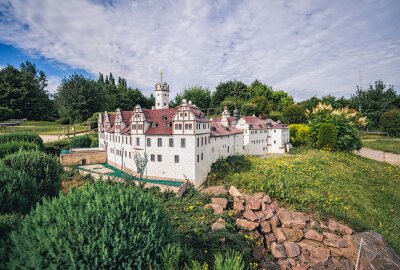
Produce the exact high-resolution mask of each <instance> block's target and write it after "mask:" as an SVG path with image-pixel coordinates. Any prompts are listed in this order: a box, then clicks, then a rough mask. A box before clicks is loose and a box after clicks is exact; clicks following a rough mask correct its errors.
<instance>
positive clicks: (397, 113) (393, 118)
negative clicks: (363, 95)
mask: <svg viewBox="0 0 400 270" xmlns="http://www.w3.org/2000/svg"><path fill="white" fill-rule="evenodd" d="M381 123H382V128H383V130H384V131H385V132H388V133H389V134H390V135H393V136H397V137H400V110H391V111H388V112H385V113H384V114H383V115H382V118H381Z"/></svg>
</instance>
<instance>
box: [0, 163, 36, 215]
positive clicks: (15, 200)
mask: <svg viewBox="0 0 400 270" xmlns="http://www.w3.org/2000/svg"><path fill="white" fill-rule="evenodd" d="M38 200H39V196H38V192H37V186H36V183H35V181H32V179H31V178H29V177H28V176H27V175H25V174H23V173H22V172H19V171H16V170H14V169H12V168H9V167H7V166H4V165H3V164H0V214H5V213H27V212H28V211H29V210H30V209H31V208H32V206H33V205H34V204H35V203H36V202H37V201H38Z"/></svg>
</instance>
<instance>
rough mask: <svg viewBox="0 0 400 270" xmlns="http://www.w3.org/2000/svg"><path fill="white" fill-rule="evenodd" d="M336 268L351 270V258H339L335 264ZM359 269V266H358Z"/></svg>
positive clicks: (337, 269)
mask: <svg viewBox="0 0 400 270" xmlns="http://www.w3.org/2000/svg"><path fill="white" fill-rule="evenodd" d="M335 269H336V270H353V269H354V264H353V262H352V261H351V260H349V259H347V258H340V259H339V261H338V262H337V263H336V265H335ZM360 269H361V268H360Z"/></svg>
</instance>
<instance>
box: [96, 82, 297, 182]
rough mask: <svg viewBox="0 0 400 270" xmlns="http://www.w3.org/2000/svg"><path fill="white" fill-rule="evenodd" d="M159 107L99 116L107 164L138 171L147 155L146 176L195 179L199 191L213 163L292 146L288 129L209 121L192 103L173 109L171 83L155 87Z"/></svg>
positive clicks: (243, 120)
mask: <svg viewBox="0 0 400 270" xmlns="http://www.w3.org/2000/svg"><path fill="white" fill-rule="evenodd" d="M155 99H156V104H155V109H151V110H150V109H144V108H141V107H140V106H139V105H136V106H135V108H134V110H133V111H121V110H119V109H117V111H116V112H115V113H113V114H110V113H107V112H104V113H101V114H99V119H98V123H99V125H98V126H99V146H100V147H101V148H103V149H104V150H106V153H107V163H109V164H110V165H113V166H116V167H119V168H122V169H123V170H129V171H131V172H136V165H135V162H134V155H135V152H137V153H139V154H140V155H141V156H144V155H145V154H146V155H147V156H148V163H147V166H146V170H145V173H144V175H145V176H146V177H148V178H153V179H172V180H185V179H188V180H190V181H191V182H192V183H193V184H194V185H195V187H199V186H200V185H201V184H202V183H203V182H204V181H205V179H206V177H207V174H208V173H209V171H210V169H211V165H212V164H213V163H214V162H216V161H217V160H218V159H219V158H226V157H228V156H232V155H242V154H246V155H264V154H269V153H284V152H286V148H287V146H289V139H290V137H289V128H288V127H287V125H284V124H281V123H280V122H279V121H278V122H275V121H273V120H271V119H266V120H262V119H259V118H257V117H255V116H242V117H240V116H239V111H238V110H237V109H235V111H234V115H233V116H230V113H229V111H228V109H227V108H226V107H225V108H224V111H223V112H222V116H221V117H217V118H215V119H211V120H209V119H208V118H207V117H206V116H205V114H204V113H203V112H202V111H201V110H200V109H199V108H198V107H197V106H196V105H194V104H192V102H191V101H186V100H183V101H182V104H181V105H179V106H177V107H176V108H169V85H168V84H167V83H166V82H164V83H163V84H161V83H157V84H156V85H155Z"/></svg>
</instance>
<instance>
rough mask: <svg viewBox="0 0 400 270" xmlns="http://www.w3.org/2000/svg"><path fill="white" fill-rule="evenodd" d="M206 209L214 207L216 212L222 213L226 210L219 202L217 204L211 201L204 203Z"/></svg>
mask: <svg viewBox="0 0 400 270" xmlns="http://www.w3.org/2000/svg"><path fill="white" fill-rule="evenodd" d="M204 209H213V210H214V214H217V215H219V214H222V213H223V212H224V209H223V208H222V206H221V205H219V204H215V203H209V204H206V205H204Z"/></svg>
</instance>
